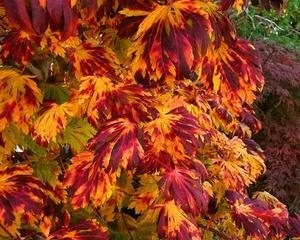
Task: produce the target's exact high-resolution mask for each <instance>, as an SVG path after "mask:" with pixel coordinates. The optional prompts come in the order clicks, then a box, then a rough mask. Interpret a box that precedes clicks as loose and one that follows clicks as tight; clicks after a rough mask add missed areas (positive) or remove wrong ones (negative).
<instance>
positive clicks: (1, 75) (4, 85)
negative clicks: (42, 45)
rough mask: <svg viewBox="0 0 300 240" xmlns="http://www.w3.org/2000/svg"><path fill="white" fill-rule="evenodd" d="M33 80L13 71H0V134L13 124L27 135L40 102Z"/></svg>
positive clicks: (39, 93)
mask: <svg viewBox="0 0 300 240" xmlns="http://www.w3.org/2000/svg"><path fill="white" fill-rule="evenodd" d="M33 78H34V77H33V76H29V75H21V74H19V73H18V72H17V71H16V70H13V69H1V70H0V90H1V94H0V132H1V131H2V130H3V129H4V128H5V127H7V126H9V125H10V122H14V123H16V124H17V126H18V128H20V129H22V130H23V131H24V132H25V133H28V130H29V123H30V119H31V117H32V115H33V114H34V113H35V112H36V111H37V109H38V107H39V105H40V103H41V101H42V94H41V91H40V89H39V88H38V86H37V84H36V83H35V82H34V81H33V80H32V79H33Z"/></svg>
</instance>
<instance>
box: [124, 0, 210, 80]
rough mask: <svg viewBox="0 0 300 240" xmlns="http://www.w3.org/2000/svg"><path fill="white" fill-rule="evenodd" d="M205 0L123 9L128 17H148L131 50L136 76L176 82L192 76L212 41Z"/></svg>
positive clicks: (186, 0) (136, 35) (189, 0)
mask: <svg viewBox="0 0 300 240" xmlns="http://www.w3.org/2000/svg"><path fill="white" fill-rule="evenodd" d="M204 6H205V4H202V3H201V2H198V1H194V0H180V1H171V2H169V3H168V4H167V5H159V4H154V6H153V10H152V11H144V10H142V11H137V10H138V9H134V10H130V9H125V10H122V11H121V13H122V14H124V15H126V16H128V17H132V16H134V17H139V16H141V17H144V20H143V21H142V22H141V23H140V24H139V28H138V31H137V32H136V34H135V37H134V43H133V45H132V46H131V48H130V50H129V54H130V55H132V56H133V61H132V71H133V73H134V74H135V75H136V77H138V78H139V77H142V78H147V77H148V78H150V80H154V81H160V80H166V82H169V83H172V82H173V81H174V78H176V79H182V78H183V77H188V75H189V73H190V72H191V71H192V70H193V68H194V67H195V65H196V64H197V62H198V60H199V58H200V57H201V55H202V54H204V53H205V52H206V50H207V48H208V45H209V31H210V30H209V29H210V23H209V21H208V18H207V13H206V12H205V11H203V10H202V11H201V10H200V8H201V7H204Z"/></svg>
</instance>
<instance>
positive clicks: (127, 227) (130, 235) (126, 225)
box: [121, 212, 133, 240]
mask: <svg viewBox="0 0 300 240" xmlns="http://www.w3.org/2000/svg"><path fill="white" fill-rule="evenodd" d="M121 216H122V219H123V222H124V224H125V227H126V229H127V232H128V234H129V237H130V239H131V240H133V237H132V234H131V232H130V230H129V226H128V224H127V222H126V220H125V217H124V213H123V212H121Z"/></svg>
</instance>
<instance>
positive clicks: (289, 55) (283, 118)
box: [255, 41, 300, 212]
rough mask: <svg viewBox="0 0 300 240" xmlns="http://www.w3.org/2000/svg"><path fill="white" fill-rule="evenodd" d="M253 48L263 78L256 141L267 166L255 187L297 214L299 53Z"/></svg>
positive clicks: (261, 44)
mask: <svg viewBox="0 0 300 240" xmlns="http://www.w3.org/2000/svg"><path fill="white" fill-rule="evenodd" d="M255 45H256V46H257V49H258V50H259V53H260V55H261V58H262V60H263V64H262V68H263V71H264V75H265V78H266V86H265V88H264V91H263V94H262V95H261V96H260V97H259V98H258V99H257V104H256V108H257V111H256V112H257V115H258V116H259V118H260V119H262V121H263V128H262V130H261V131H260V132H259V133H258V134H257V135H256V136H255V139H256V140H257V142H258V143H260V145H261V146H262V147H263V148H264V150H265V152H264V153H265V156H266V165H267V171H266V173H265V174H264V175H263V177H262V178H261V179H260V181H259V183H258V184H257V185H256V188H259V189H267V190H268V191H270V192H271V193H272V194H274V196H276V197H278V198H279V199H280V200H281V201H282V202H284V203H286V204H287V206H289V208H290V210H291V211H292V212H299V211H300V199H299V197H298V193H299V187H300V185H299V183H300V179H299V174H298V171H299V168H300V165H299V161H298V159H299V158H300V148H299V147H300V146H299V140H300V135H299V133H300V129H299V116H300V95H299V94H300V92H299V87H300V78H299V76H300V75H299V73H300V62H299V59H300V54H299V52H297V51H293V50H292V49H289V48H285V47H283V46H281V45H278V44H276V43H274V42H273V43H267V42H264V41H258V42H257V43H256V44H255ZM282 179H284V181H282Z"/></svg>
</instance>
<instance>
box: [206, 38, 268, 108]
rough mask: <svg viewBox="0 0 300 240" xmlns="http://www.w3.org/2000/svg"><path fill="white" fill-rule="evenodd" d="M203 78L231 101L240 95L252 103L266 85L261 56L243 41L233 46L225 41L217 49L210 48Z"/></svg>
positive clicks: (243, 99) (238, 41) (243, 100)
mask: <svg viewBox="0 0 300 240" xmlns="http://www.w3.org/2000/svg"><path fill="white" fill-rule="evenodd" d="M201 76H202V77H201V79H203V83H204V84H205V85H207V86H208V87H209V88H210V89H212V90H214V91H216V92H218V93H220V94H221V95H222V96H224V97H225V96H226V97H228V98H229V99H234V98H236V97H237V96H238V97H239V98H240V99H241V101H242V102H245V101H246V102H247V103H249V104H252V103H253V101H254V99H255V96H256V94H257V93H258V92H259V91H261V90H262V88H263V85H264V78H263V76H262V72H261V67H260V62H259V57H258V55H257V53H256V51H255V49H254V47H253V46H252V45H251V44H249V43H248V42H246V41H244V40H237V41H236V42H235V43H234V45H232V46H231V45H227V44H226V43H224V42H223V43H222V44H221V46H220V47H219V48H217V49H211V48H210V49H209V50H208V52H207V55H206V56H205V57H204V58H203V63H202V73H201Z"/></svg>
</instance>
